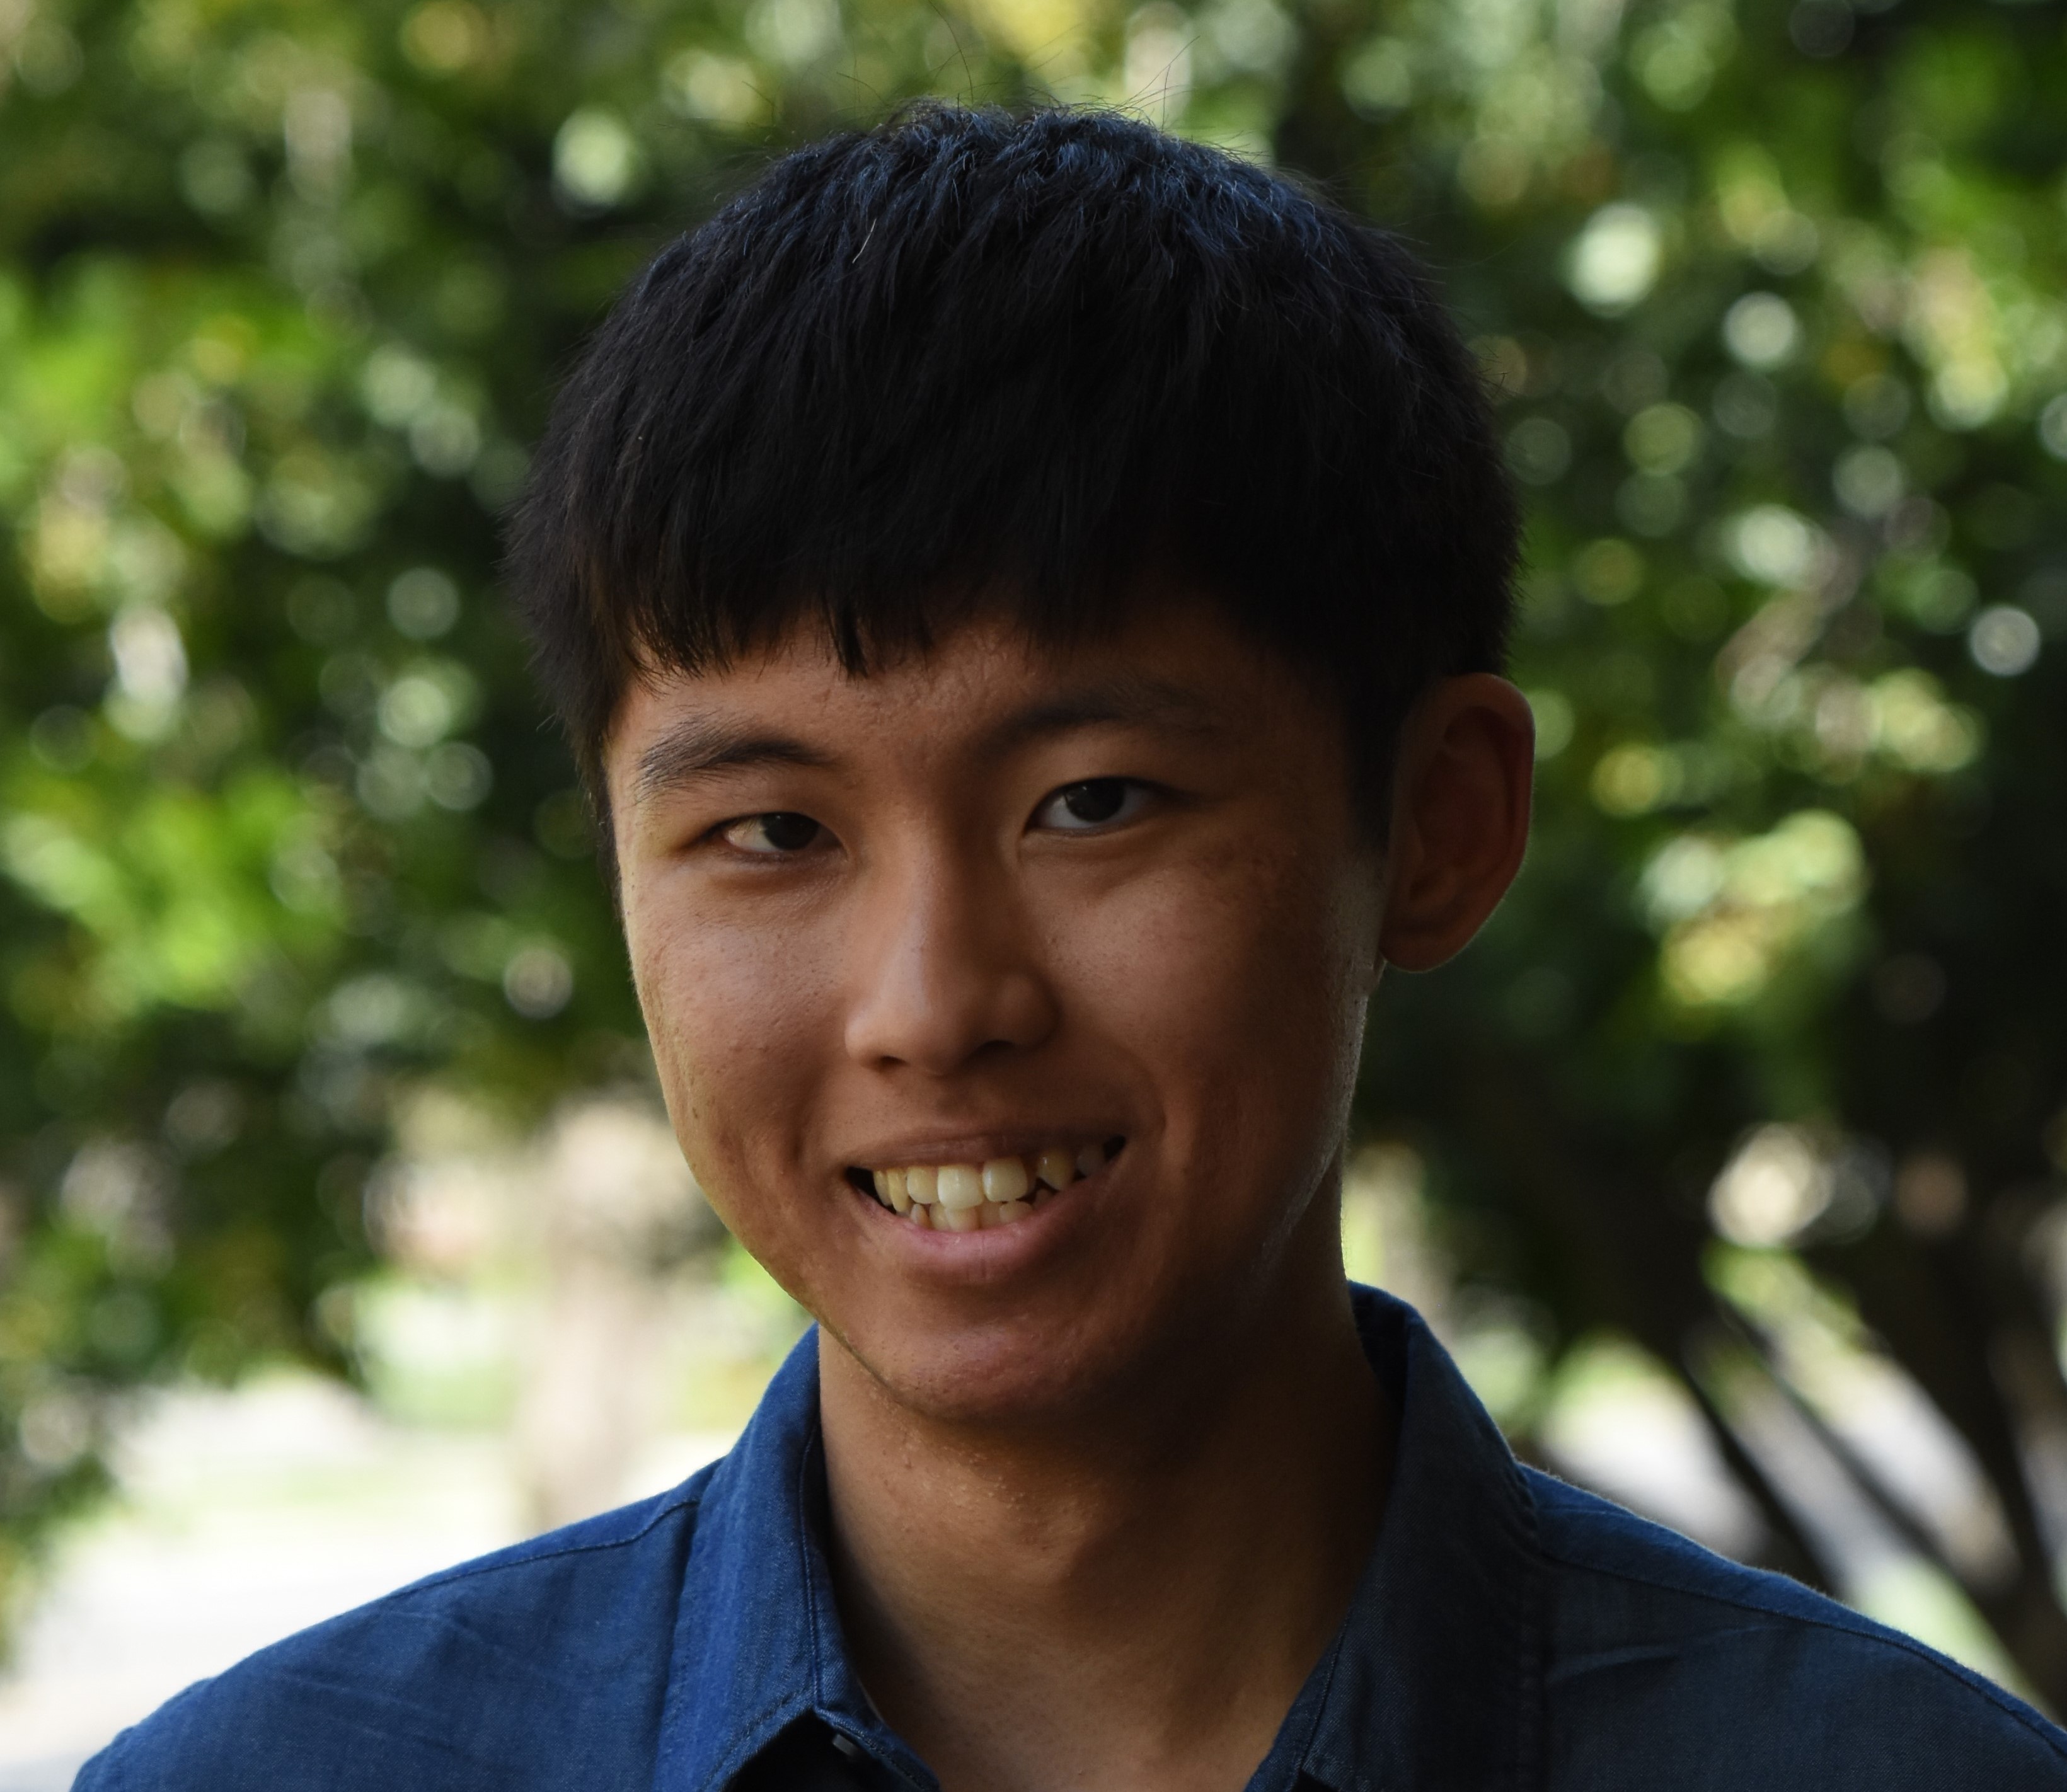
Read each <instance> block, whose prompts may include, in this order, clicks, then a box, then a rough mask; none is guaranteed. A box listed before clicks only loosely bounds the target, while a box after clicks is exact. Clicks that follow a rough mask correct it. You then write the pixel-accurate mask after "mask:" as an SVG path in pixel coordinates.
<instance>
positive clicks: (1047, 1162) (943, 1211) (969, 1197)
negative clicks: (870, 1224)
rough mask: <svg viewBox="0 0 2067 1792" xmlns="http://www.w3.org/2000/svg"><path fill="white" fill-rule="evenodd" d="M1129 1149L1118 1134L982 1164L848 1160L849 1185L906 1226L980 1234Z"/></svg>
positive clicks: (1029, 1211) (1014, 1219)
mask: <svg viewBox="0 0 2067 1792" xmlns="http://www.w3.org/2000/svg"><path fill="white" fill-rule="evenodd" d="M1126 1148H1127V1141H1126V1140H1125V1139H1124V1138H1119V1137H1115V1138H1109V1139H1105V1140H1103V1141H1092V1142H1090V1143H1089V1144H1084V1145H1069V1144H1062V1143H1058V1144H1055V1145H1045V1146H1043V1147H1042V1149H1040V1150H1038V1151H1034V1152H1029V1153H1025V1155H1023V1156H1020V1157H1013V1158H985V1160H984V1161H983V1162H981V1163H934V1164H899V1165H896V1166H883V1167H882V1168H880V1169H878V1168H875V1167H873V1166H867V1165H859V1164H856V1165H851V1166H849V1167H848V1170H847V1181H848V1182H851V1184H853V1186H855V1188H856V1189H858V1190H860V1191H861V1193H862V1194H865V1195H867V1197H868V1198H870V1199H871V1200H872V1201H875V1202H877V1203H879V1205H880V1206H883V1207H885V1208H887V1210H889V1211H890V1212H891V1213H893V1214H897V1215H898V1216H899V1218H902V1219H904V1220H905V1221H906V1222H908V1223H909V1224H911V1225H913V1226H922V1227H925V1228H928V1229H929V1230H933V1231H936V1232H981V1231H987V1230H989V1229H990V1228H991V1227H993V1226H1013V1225H1017V1223H1018V1222H1020V1221H1021V1220H1023V1219H1029V1218H1032V1217H1033V1215H1034V1213H1035V1212H1036V1210H1038V1209H1039V1208H1041V1207H1043V1206H1046V1204H1047V1203H1048V1202H1050V1201H1053V1200H1055V1199H1056V1198H1058V1197H1059V1196H1060V1195H1062V1194H1063V1193H1064V1192H1065V1191H1066V1190H1068V1189H1069V1188H1070V1186H1072V1185H1074V1184H1075V1183H1077V1182H1082V1180H1083V1179H1084V1178H1086V1177H1087V1176H1094V1175H1096V1174H1098V1171H1100V1170H1103V1169H1104V1168H1105V1166H1107V1164H1109V1163H1111V1162H1112V1161H1113V1159H1114V1158H1117V1157H1118V1156H1119V1154H1120V1153H1121V1152H1122V1151H1123V1150H1125V1149H1126Z"/></svg>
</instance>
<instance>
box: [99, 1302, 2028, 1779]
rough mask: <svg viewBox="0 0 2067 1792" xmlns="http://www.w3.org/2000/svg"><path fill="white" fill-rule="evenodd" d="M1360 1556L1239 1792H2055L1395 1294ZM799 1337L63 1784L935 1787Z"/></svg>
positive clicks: (1977, 1718)
mask: <svg viewBox="0 0 2067 1792" xmlns="http://www.w3.org/2000/svg"><path fill="white" fill-rule="evenodd" d="M1357 1313H1358V1325H1359V1327H1360V1328H1361V1330H1362V1335H1363V1338H1364V1343H1365V1348H1366V1350H1367V1351H1368V1352H1369V1353H1370V1356H1371V1360H1372V1362H1373V1364H1375V1366H1376V1368H1378V1370H1379V1373H1380V1375H1381V1376H1383V1378H1384V1379H1385V1381H1386V1383H1387V1386H1388V1388H1389V1389H1391V1393H1392V1395H1393V1397H1394V1399H1395V1403H1396V1409H1397V1411H1398V1413H1399V1438H1398V1445H1397V1449H1396V1451H1395V1466H1394V1472H1393V1478H1392V1483H1391V1490H1390V1492H1389V1494H1388V1496H1387V1506H1386V1510H1385V1515H1384V1519H1383V1524H1382V1526H1381V1527H1380V1533H1379V1541H1378V1544H1377V1547H1376V1548H1375V1550H1374V1551H1373V1553H1372V1555H1371V1560H1370V1562H1369V1563H1368V1564H1367V1566H1366V1567H1365V1569H1364V1571H1363V1574H1362V1578H1361V1579H1360V1581H1359V1583H1358V1587H1357V1590H1356V1593H1355V1596H1354V1601H1353V1603H1352V1605H1351V1608H1350V1613H1349V1616H1347V1618H1346V1620H1344V1621H1343V1624H1342V1628H1341V1630H1340V1632H1338V1634H1337V1636H1336V1637H1335V1639H1334V1641H1333V1643H1331V1644H1330V1646H1329V1648H1328V1649H1327V1652H1326V1654H1325V1655H1324V1656H1322V1659H1321V1660H1320V1662H1319V1663H1318V1664H1317V1665H1316V1666H1315V1668H1314V1671H1313V1673H1312V1674H1311V1676H1310V1677H1309V1678H1308V1680H1307V1681H1306V1686H1305V1688H1304V1689H1303V1690H1302V1692H1301V1693H1300V1694H1299V1696H1298V1697H1297V1700H1296V1701H1294V1702H1293V1706H1292V1709H1291V1710H1290V1711H1289V1713H1287V1714H1286V1716H1285V1721H1284V1724H1283V1725H1282V1726H1281V1729H1279V1732H1278V1734H1277V1741H1275V1743H1273V1745H1272V1747H1271V1749H1270V1752H1269V1755H1268V1756H1267V1757H1266V1758H1265V1759H1264V1761H1263V1762H1262V1763H1261V1765H1260V1766H1258V1767H1257V1769H1256V1771H1255V1774H1254V1775H1253V1778H1251V1779H1250V1781H1249V1792H1310V1789H1313V1788H1322V1787H1325V1788H1328V1789H1330V1792H1464V1789H1472V1792H1476V1789H1480V1788H1484V1789H1486V1792H1492V1789H1495V1788H1499V1789H1501V1792H1510V1789H1511V1792H1521V1789H1523V1788H1530V1789H1540V1792H1581V1789H1584V1792H1625V1789H1626V1792H1637V1789H1639V1788H1642V1789H1644V1792H1655V1789H1658V1788H1668V1787H1669V1788H1671V1789H1672V1792H1700V1789H1706V1788H1713V1789H1716V1792H1722V1789H1724V1788H1728V1789H1730V1792H1766V1789H1777V1788H1781V1787H1787V1788H1790V1789H1793V1788H1801V1787H1809V1788H1813V1789H1814V1792H1849V1789H1854V1788H1856V1789H1858V1792H1864V1789H1866V1788H1868V1787H1871V1788H1874V1789H1875V1792H1903V1789H1907V1788H1916V1789H1919V1792H1921V1789H1923V1788H1930V1789H1931V1792H1947V1789H1951V1788H1962V1787H1973V1788H1976V1789H1984V1792H2024V1789H2025V1788H2038V1787H2052V1788H2067V1735H2063V1734H2062V1733H2061V1731H2060V1730H2058V1729H2055V1728H2054V1727H2053V1725H2051V1724H2049V1723H2048V1722H2047V1721H2045V1719H2044V1718H2043V1717H2040V1716H2039V1715H2038V1714H2037V1713H2036V1712H2034V1711H2032V1709H2029V1708H2028V1706H2026V1705H2023V1704H2020V1702H2019V1701H2016V1699H2013V1698H2012V1697H2009V1696H2008V1694H2007V1693H2004V1692H2002V1691H2001V1690H2000V1689H1998V1688H1996V1687H1995V1686H1993V1685H1990V1684H1989V1683H1988V1681H1984V1680H1982V1679H1980V1677H1978V1676H1976V1675H1974V1674H1972V1673H1969V1672H1967V1671H1966V1670H1965V1669H1964V1668H1960V1667H1958V1666H1955V1664H1953V1663H1951V1662H1950V1661H1947V1660H1945V1659H1944V1658H1943V1656H1939V1655H1936V1654H1934V1653H1933V1652H1931V1651H1930V1650H1929V1649H1927V1648H1923V1646H1922V1645H1921V1644H1918V1643H1915V1642H1914V1641H1912V1640H1910V1639H1909V1638H1907V1637H1905V1636H1900V1635H1898V1634H1897V1633H1895V1632H1892V1631H1889V1630H1886V1629H1883V1628H1881V1627H1880V1626H1879V1625H1877V1624H1873V1623H1870V1621H1868V1620H1866V1619H1864V1618H1862V1617H1860V1616H1858V1614H1856V1613H1855V1612H1849V1611H1847V1610H1846V1609H1845V1608H1843V1607H1842V1606H1838V1605H1835V1604H1833V1603H1831V1602H1830V1601H1829V1600H1827V1599H1822V1598H1821V1597H1819V1596H1818V1595H1816V1594H1813V1593H1811V1592H1809V1591H1806V1590H1805V1589H1804V1588H1803V1587H1799V1586H1797V1585H1796V1584H1795V1583H1793V1582H1792V1581H1789V1580H1785V1579H1780V1578H1779V1577H1777V1576H1776V1575H1767V1574H1760V1573H1757V1572H1755V1571H1752V1570H1750V1569H1747V1568H1744V1567H1738V1566H1736V1564H1734V1563H1729V1562H1726V1561H1724V1560H1723V1559H1720V1557H1717V1556H1715V1555H1710V1554H1709V1553H1708V1551H1705V1550H1703V1549H1700V1548H1699V1547H1696V1546H1695V1545H1694V1544H1692V1543H1688V1542H1687V1541H1686V1540H1685V1539H1683V1538H1680V1537H1678V1536H1675V1535H1673V1534H1672V1533H1671V1532H1670V1531H1667V1530H1661V1529H1659V1527H1658V1526H1655V1525H1651V1524H1648V1523H1646V1522H1643V1520H1641V1519H1639V1518H1635V1517H1633V1516H1631V1515H1630V1514H1629V1513H1627V1512H1625V1511H1623V1510H1621V1509H1620V1508H1618V1507H1617V1506H1612V1505H1610V1504H1609V1503H1608V1502H1606V1501H1604V1500H1601V1499H1598V1498H1594V1497H1593V1496H1592V1495H1591V1494H1585V1493H1582V1492H1580V1491H1578V1490H1576V1489H1574V1488H1571V1487H1568V1486H1565V1485H1563V1484H1562V1483H1561V1482H1557V1481H1555V1480H1553V1479H1552V1478H1550V1477H1549V1476H1547V1475H1544V1474H1538V1473H1537V1472H1536V1471H1534V1470H1530V1469H1527V1468H1524V1467H1523V1466H1521V1465H1520V1464H1518V1463H1517V1462H1516V1461H1515V1459H1514V1458H1513V1455H1512V1454H1511V1453H1509V1449H1508V1448H1507V1446H1506V1444H1505V1442H1504V1441H1503V1440H1502V1439H1501V1435H1500V1433H1499V1432H1498V1431H1497V1430H1496V1429H1495V1427H1494V1425H1493V1424H1492V1421H1491V1420H1490V1419H1488V1417H1487V1416H1486V1414H1485V1412H1484V1409H1482V1408H1481V1407H1480V1405H1479V1404H1478V1402H1477V1401H1476V1400H1475V1399H1474V1398H1473V1397H1472V1394H1471V1392H1470V1390H1469V1389H1468V1388H1467V1387H1466V1386H1465V1385H1464V1380H1463V1379H1462V1377H1461V1376H1460V1375H1459V1374H1458V1372H1457V1371H1456V1366H1455V1365H1454V1364H1452V1362H1451V1360H1450V1359H1449V1357H1448V1356H1447V1355H1446V1354H1445V1353H1444V1351H1443V1349H1442V1348H1441V1346H1440V1345H1439V1344H1437V1343H1436V1340H1435V1339H1434V1338H1433V1337H1432V1336H1431V1335H1430V1334H1429V1332H1428V1331H1427V1328H1426V1327H1425V1326H1424V1325H1423V1324H1422V1323H1421V1321H1420V1320H1419V1318H1418V1317H1416V1316H1415V1315H1414V1313H1413V1312H1411V1310H1410V1309H1409V1308H1406V1307H1404V1306H1403V1305H1401V1304H1400V1303H1399V1302H1397V1301H1395V1300H1393V1299H1390V1298H1388V1297H1387V1296H1386V1295H1380V1294H1377V1293H1375V1292H1372V1291H1368V1290H1359V1291H1358V1295H1357ZM825 1497H826V1496H825V1478H824V1471H823V1468H822V1462H821V1459H820V1455H819V1444H818V1362H817V1355H816V1340H815V1338H806V1340H804V1342H803V1343H802V1344H800V1345H799V1346H798V1348H797V1350H796V1352H794V1354H793V1355H792V1356H791V1357H790V1360H789V1361H788V1362H787V1363H786V1364H784V1366H783V1368H782V1371H781V1372H780V1373H779V1374H778V1376H776V1378H775V1380H774V1382H773V1383H772V1384H771V1385H770V1388H769V1390H768V1393H767V1395H766V1397H765V1398H764V1399H763V1401H761V1407H760V1409H759V1410H758V1411H757V1413H755V1415H754V1417H753V1422H752V1424H750V1425H749V1426H748V1427H747V1429H746V1432H745V1435H744V1436H743V1437H741V1440H740V1441H739V1444H738V1445H737V1448H735V1449H733V1452H732V1453H731V1454H729V1456H727V1457H726V1458H725V1459H724V1460H723V1461H722V1462H718V1463H716V1464H714V1465H713V1466H712V1467H710V1468H709V1469H706V1470H704V1471H703V1472H702V1473H701V1474H698V1475H696V1477H695V1478H693V1479H692V1480H690V1481H688V1482H686V1483H685V1484H684V1485H683V1486H680V1487H679V1488H677V1489H676V1490H674V1491H673V1492H672V1493H669V1494H663V1495H661V1496H660V1498H656V1499H651V1500H647V1501H645V1502H642V1503H641V1504H639V1505H636V1506H627V1507H626V1508H624V1509H623V1510H621V1511H617V1512H612V1513H610V1514H607V1515H606V1516H604V1517H603V1518H595V1519H592V1520H591V1521H589V1522H586V1523H583V1524H578V1525H575V1526H572V1527H571V1528H570V1529H567V1530H560V1531H555V1532H554V1533H552V1534H551V1535H548V1536H545V1537H540V1538H538V1539H534V1540H533V1541H532V1542H530V1543H524V1544H522V1545H520V1546H518V1547H516V1548H514V1549H510V1550H505V1551H502V1552H501V1553H500V1554H497V1555H490V1556H486V1557H484V1558H483V1559H481V1560H480V1561H478V1562H473V1563H469V1564H467V1565H466V1566H465V1567H459V1568H454V1569H453V1570H451V1571H449V1572H447V1573H445V1574H441V1575H434V1576H432V1578H431V1579H428V1580H424V1581H420V1582H418V1583H416V1585H415V1586H413V1587H405V1588H404V1589H403V1590H402V1591H400V1592H397V1593H393V1594H390V1595H388V1597H387V1598H385V1599H377V1600H376V1601H375V1602H374V1603H372V1604H371V1605H368V1606H364V1607H362V1608H360V1609H359V1610H358V1611H356V1612H348V1613H347V1614H346V1615H345V1616H343V1617H340V1618H335V1619H332V1620H331V1621H330V1622H329V1623H327V1624H319V1625H317V1626H316V1627H315V1628H313V1629H311V1630H307V1631H304V1632H302V1633H301V1634H300V1635H298V1636H293V1637H290V1638H289V1639H288V1640H286V1642H283V1643H280V1644H276V1645H274V1647H273V1648H269V1649H265V1650H262V1651H261V1652H259V1653H258V1654H257V1655H254V1656H251V1657H250V1659H249V1660H246V1661H244V1662H242V1664H239V1665H238V1666H237V1667H235V1668H231V1669H230V1670H229V1672H227V1673H225V1674H222V1675H221V1676H218V1677H217V1678H216V1679H213V1680H210V1681H203V1682H201V1684H200V1685H197V1686H194V1687H191V1688H189V1689H188V1690H187V1691H186V1692H185V1693H181V1694H180V1695H179V1697H177V1698H175V1699H173V1701H171V1702H170V1703H169V1704H167V1705H165V1706H164V1707H163V1708H162V1709H160V1710H159V1711H158V1712H157V1713H156V1714H155V1715H154V1716H152V1717H150V1718H148V1719H147V1720H146V1721H144V1722H143V1723H141V1724H140V1725H137V1726H136V1728H135V1729H130V1730H127V1731H125V1732H124V1733H123V1734H122V1735H121V1736H120V1737H117V1738H116V1741H114V1742H113V1743H112V1744H111V1745H109V1746H108V1748H107V1749H104V1751H103V1752H102V1753H100V1754H99V1755H97V1756H96V1757H95V1758H94V1759H93V1760H92V1761H91V1762H88V1763H87V1765H86V1766H85V1767H84V1768H83V1770H81V1772H80V1774H79V1779H78V1781H77V1782H76V1786H77V1787H79V1788H82V1789H87V1792H118V1789H120V1792H132V1789H136V1792H141V1789H144V1788H148V1789H150V1792H376V1789H377V1792H394V1789H396V1788H404V1789H407V1792H546V1789H548V1788H550V1789H554V1792H558V1789H563V1788H580V1789H582V1792H591V1789H592V1792H606V1789H607V1792H619V1789H622V1792H632V1789H635V1788H636V1789H641V1792H644V1789H652V1792H724V1789H728V1788H734V1787H737V1788H740V1789H741V1792H744V1789H745V1788H746V1787H748V1786H789V1787H798V1788H802V1787H805V1786H852V1787H855V1788H863V1789H878V1792H900V1789H901V1792H912V1789H916V1792H934V1789H935V1788H936V1781H935V1780H934V1778H933V1776H932V1773H931V1772H930V1771H929V1770H928V1768H927V1766H926V1765H925V1763H924V1762H922V1761H921V1760H920V1759H919V1758H918V1757H917V1756H916V1754H914V1753H912V1750H911V1749H910V1748H909V1747H908V1745H906V1744H905V1743H904V1741H903V1740H902V1739H901V1738H900V1737H898V1736H897V1735H896V1734H895V1733H894V1732H893V1731H891V1729H889V1728H888V1726H887V1725H885V1724H884V1722H883V1720H882V1719H881V1718H880V1717H879V1716H877V1714H876V1713H875V1709H874V1707H873V1706H872V1705H871V1703H870V1702H869V1699H868V1695H867V1693H865V1692H864V1691H863V1689H862V1686H861V1684H860V1682H859V1681H858V1680H857V1679H856V1678H855V1672H854V1668H853V1666H852V1664H851V1662H850V1661H849V1660H848V1657H847V1648H846V1645H845V1643H844V1641H843V1638H842V1635H841V1630H840V1620H839V1612H838V1608H837V1607H836V1605H835V1601H834V1597H833V1590H832V1585H831V1582H830V1579H829V1577H828V1575H827V1572H826V1558H825V1555H824V1551H823V1550H822V1547H821V1539H822V1535H823V1531H824V1502H825Z"/></svg>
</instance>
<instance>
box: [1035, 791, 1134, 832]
mask: <svg viewBox="0 0 2067 1792" xmlns="http://www.w3.org/2000/svg"><path fill="white" fill-rule="evenodd" d="M1147 799H1148V791H1147V787H1146V786H1145V785H1142V784H1141V783H1139V781H1138V780H1135V779H1133V778H1086V779H1085V780H1083V781H1082V783H1081V784H1066V785H1063V786H1062V789H1060V790H1058V791H1057V792H1056V793H1054V796H1052V797H1049V798H1048V800H1047V801H1046V802H1044V803H1042V805H1041V807H1040V809H1039V810H1038V813H1036V814H1035V816H1034V821H1035V822H1036V823H1037V824H1038V825H1040V826H1042V827H1044V828H1054V829H1059V830H1061V831H1062V832H1063V833H1082V831H1083V830H1085V829H1088V828H1102V827H1106V826H1108V825H1111V823H1113V822H1115V821H1127V820H1128V819H1130V818H1131V817H1132V816H1133V815H1134V814H1135V812H1136V811H1137V810H1138V809H1139V808H1140V807H1141V805H1142V804H1143V803H1144V802H1146V801H1147Z"/></svg>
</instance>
